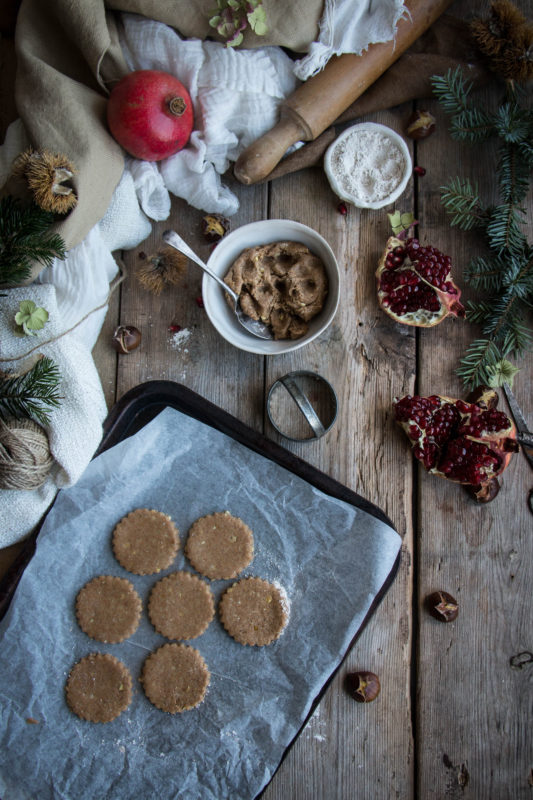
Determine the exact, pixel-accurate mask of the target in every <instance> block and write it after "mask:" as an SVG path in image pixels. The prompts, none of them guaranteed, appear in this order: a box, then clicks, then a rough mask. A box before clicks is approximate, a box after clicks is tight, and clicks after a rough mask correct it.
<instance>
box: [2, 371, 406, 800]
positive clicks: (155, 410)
mask: <svg viewBox="0 0 533 800" xmlns="http://www.w3.org/2000/svg"><path fill="white" fill-rule="evenodd" d="M167 407H171V408H174V409H176V410H178V411H180V412H181V413H183V414H186V415H188V416H190V417H192V418H194V419H196V420H198V421H200V422H202V423H204V424H207V425H209V426H211V427H213V428H214V429H216V430H218V431H220V432H221V433H224V434H226V435H227V436H229V437H231V438H232V439H234V440H235V441H237V442H239V443H240V444H242V445H244V446H246V447H248V448H250V449H251V450H253V451H255V452H256V453H258V454H260V455H261V456H263V457H265V458H267V459H270V460H271V461H273V462H275V463H276V464H278V465H279V466H281V467H284V468H285V469H287V470H289V471H290V472H292V473H294V474H295V475H297V476H298V477H299V478H301V479H303V480H305V481H307V482H308V483H309V484H311V485H312V486H314V487H315V488H317V489H319V490H320V491H322V492H324V493H326V494H328V495H330V496H331V497H334V498H337V499H339V500H342V501H344V502H346V503H348V504H350V505H353V506H355V507H357V508H360V509H362V510H364V511H365V512H367V513H368V514H371V515H372V516H374V517H375V518H376V519H378V520H380V521H381V522H384V523H385V524H387V525H389V526H390V527H391V528H393V529H394V526H393V525H392V523H391V521H390V520H389V519H388V517H387V516H386V515H385V514H384V513H383V511H382V510H381V509H380V508H378V507H377V506H375V505H374V504H372V503H370V502H369V501H368V500H366V499H365V498H363V497H361V496H360V495H358V494H357V493H355V492H353V491H351V490H350V489H348V488H347V487H346V486H344V485H342V484H341V483H339V482H338V481H336V480H334V479H333V478H331V477H330V476H328V475H326V474H325V473H323V472H320V471H319V470H317V469H316V468H315V467H313V466H311V465H310V464H308V463H307V462H305V461H303V460H302V459H300V458H299V457H298V456H296V455H294V454H293V453H291V452H289V451H288V450H286V449H285V448H283V447H281V446H280V445H278V444H277V443H275V442H273V441H271V440H270V439H268V438H266V437H265V436H263V435H262V434H260V433H258V432H256V431H254V430H252V429H251V428H249V427H248V426H246V425H244V424H243V423H242V422H240V421H239V420H237V419H236V418H235V417H233V416H231V415H230V414H228V413H227V412H226V411H223V410H222V409H221V408H219V407H217V406H216V405H214V404H213V403H211V402H209V401H208V400H206V399H205V398H203V397H201V396H200V395H198V394H197V393H196V392H193V391H192V390H191V389H188V388H187V387H185V386H182V385H181V384H178V383H174V382H173V381H148V382H147V383H143V384H140V385H138V386H136V387H134V388H133V389H131V390H130V391H129V392H127V393H126V394H125V395H124V396H123V397H122V398H121V399H120V400H119V401H118V403H117V404H116V405H115V406H114V407H113V408H112V410H111V412H110V413H109V415H108V417H107V419H106V420H105V422H104V435H103V438H102V442H101V444H100V446H99V448H98V451H97V453H96V454H95V456H96V455H99V454H100V453H102V452H104V451H105V450H107V449H109V448H111V447H113V446H114V445H116V444H118V443H119V442H121V441H123V440H124V439H127V438H128V437H130V436H132V435H133V434H135V433H136V432H137V431H139V430H140V429H141V428H143V427H144V426H145V425H146V424H147V423H148V422H150V421H151V420H152V419H154V418H155V417H156V416H157V415H158V414H159V413H160V412H161V411H163V410H164V409H165V408H167ZM38 532H39V531H38V530H36V531H35V532H34V533H33V534H32V535H31V536H30V537H29V538H28V539H27V540H26V543H25V546H24V548H23V550H22V551H21V553H20V554H19V557H18V559H17V560H16V562H15V563H14V564H13V566H12V568H11V570H10V571H9V572H8V573H7V574H6V576H5V577H4V579H3V580H2V581H1V582H0V618H1V617H2V616H3V615H4V614H5V612H6V611H7V608H8V606H9V603H10V601H11V598H12V596H13V594H14V592H15V589H16V586H17V584H18V582H19V580H20V578H21V576H22V573H23V571H24V569H25V567H26V565H27V564H28V563H29V561H30V560H31V558H32V555H33V553H34V552H35V546H36V539H37V536H38ZM399 562H400V553H399V554H398V556H397V558H396V561H395V563H394V565H393V567H392V569H391V571H390V572H389V575H388V577H387V578H386V580H385V582H384V583H383V585H382V588H381V590H380V591H379V592H378V594H377V595H376V597H375V599H374V602H373V603H372V605H371V606H370V608H369V610H368V613H367V614H366V616H365V618H364V620H363V622H362V624H361V625H360V627H359V629H358V631H357V632H356V634H355V636H354V637H353V639H352V641H351V642H350V645H349V647H348V650H347V652H348V651H349V650H350V649H351V647H352V646H353V644H354V643H355V641H356V639H357V638H358V637H359V635H360V634H361V632H362V630H363V629H364V627H365V625H366V623H367V622H368V620H369V619H370V617H371V616H372V614H373V612H374V611H375V609H376V608H377V606H378V605H379V603H380V601H381V599H382V598H383V596H384V595H385V593H386V591H387V590H388V588H389V586H390V585H391V583H392V581H393V580H394V577H395V575H396V572H397V569H398V566H399ZM341 663H342V661H341V662H339V666H338V667H337V669H336V670H335V671H334V672H333V673H332V674H331V675H330V677H329V679H328V681H327V682H326V683H325V684H324V686H323V687H322V689H321V691H320V692H319V694H318V695H317V696H316V698H315V699H314V702H313V704H312V707H311V710H310V712H309V714H308V716H307V718H306V719H305V720H304V722H303V724H302V727H301V728H300V731H301V730H302V728H303V727H304V726H305V724H306V723H307V721H308V719H309V718H310V716H311V715H312V714H313V712H314V710H315V709H316V706H317V705H318V703H319V702H320V699H321V698H322V696H323V694H324V692H325V691H326V689H327V687H328V686H329V684H330V682H331V680H332V679H333V677H334V675H335V674H336V673H337V672H338V669H339V667H340V666H341ZM298 733H299V732H298ZM297 735H298V734H297ZM296 738H297V736H295V737H294V739H293V740H292V742H291V743H290V744H289V746H288V747H287V749H286V750H285V753H284V756H283V758H282V761H283V759H284V758H285V757H286V754H287V752H288V751H289V749H290V748H291V746H292V744H293V742H294V741H295V739H296ZM280 763H281V762H280ZM278 768H279V767H278ZM265 788H266V787H265ZM264 791H265V789H263V790H262V792H261V794H260V795H258V797H261V795H262V794H263V792H264Z"/></svg>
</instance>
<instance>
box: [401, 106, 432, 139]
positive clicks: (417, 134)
mask: <svg viewBox="0 0 533 800" xmlns="http://www.w3.org/2000/svg"><path fill="white" fill-rule="evenodd" d="M436 124H437V121H436V119H435V117H434V116H433V114H430V112H429V111H426V110H425V109H424V110H422V109H420V110H419V111H414V112H413V113H412V114H411V116H410V117H409V119H408V120H407V127H406V129H405V133H406V135H407V136H409V138H410V139H416V140H418V139H426V138H427V137H428V136H431V134H432V133H434V132H435V128H436Z"/></svg>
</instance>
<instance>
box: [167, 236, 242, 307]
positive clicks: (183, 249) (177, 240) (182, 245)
mask: <svg viewBox="0 0 533 800" xmlns="http://www.w3.org/2000/svg"><path fill="white" fill-rule="evenodd" d="M163 240H164V241H165V242H166V243H167V244H169V245H170V246H171V247H174V248H175V249H176V250H179V251H180V253H183V255H185V256H187V258H190V259H191V261H194V263H195V264H198V266H199V267H201V269H203V271H204V272H207V274H208V275H210V276H211V278H214V280H215V281H216V282H217V283H218V284H220V286H222V288H223V289H224V291H225V292H227V293H228V294H229V295H230V296H231V297H232V298H233V300H235V301H237V300H238V299H239V296H238V294H236V293H235V292H234V291H233V289H231V288H230V287H229V286H228V284H227V283H225V282H224V281H223V280H222V278H220V277H219V276H218V275H217V274H216V273H214V272H213V270H212V269H210V268H209V267H208V266H207V264H206V263H205V262H204V261H202V259H201V258H200V257H199V256H197V255H196V253H195V252H194V250H192V249H191V248H190V247H189V245H188V244H187V242H185V241H184V240H183V239H182V238H181V236H178V234H177V233H176V231H172V230H168V231H165V232H164V233H163Z"/></svg>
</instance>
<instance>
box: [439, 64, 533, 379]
mask: <svg viewBox="0 0 533 800" xmlns="http://www.w3.org/2000/svg"><path fill="white" fill-rule="evenodd" d="M432 84H433V89H434V92H435V94H436V96H437V98H438V99H439V101H440V103H441V104H442V106H443V108H444V110H445V111H446V112H447V113H449V114H451V115H452V119H451V126H450V133H451V136H452V138H454V139H456V140H459V141H465V142H468V143H470V144H477V143H479V142H481V141H485V140H487V139H489V138H494V137H496V139H497V143H498V144H497V146H498V155H497V163H496V174H497V182H498V194H499V197H498V200H497V203H496V204H494V205H490V204H487V203H485V202H484V200H483V198H482V197H481V194H480V192H479V189H478V186H477V184H475V183H472V182H471V181H470V180H469V179H468V178H459V177H455V178H451V179H450V180H449V182H448V183H447V185H445V186H442V187H441V192H442V194H441V201H442V203H443V206H444V208H445V209H446V211H447V213H448V214H449V215H450V217H451V225H453V226H456V227H458V228H460V229H461V230H465V231H466V230H471V229H472V230H473V229H478V230H479V232H480V233H481V234H482V236H483V238H484V240H485V244H486V246H487V252H486V253H484V254H483V255H480V256H477V257H475V258H473V259H472V260H471V261H470V263H469V264H468V266H467V268H466V270H465V275H464V278H465V281H466V282H467V283H468V284H469V285H470V286H472V287H473V288H475V289H479V290H481V291H482V292H484V293H485V295H486V296H485V297H484V298H482V299H479V300H475V301H470V302H469V303H468V304H467V314H466V316H467V319H468V320H469V321H470V322H473V323H475V324H477V325H479V326H480V327H481V336H480V337H479V338H477V339H476V340H475V341H473V342H472V343H471V345H470V346H469V347H468V349H467V351H466V353H465V355H464V357H463V358H462V360H461V362H460V367H459V369H458V371H457V372H458V375H459V376H460V377H461V378H462V380H463V381H464V383H465V385H466V386H475V385H477V384H481V383H490V384H491V385H501V383H498V380H501V382H504V381H505V380H508V378H509V376H510V374H511V372H512V370H514V369H515V368H514V367H513V365H512V364H511V363H510V362H509V361H508V360H507V359H508V358H518V357H520V356H521V355H522V354H523V353H524V352H525V351H526V350H528V349H530V348H531V346H532V345H533V332H532V330H531V328H530V325H529V323H528V316H529V315H530V314H531V309H532V308H533V244H530V243H529V242H528V241H527V239H526V236H525V234H524V225H525V223H526V211H525V209H524V208H523V204H524V201H525V198H526V195H527V193H528V191H529V187H530V183H531V174H532V171H533V109H531V108H527V107H523V106H522V105H521V102H522V99H523V97H524V95H523V92H522V91H521V89H520V86H519V84H517V83H516V82H512V81H507V82H506V96H505V98H504V100H503V102H502V103H501V104H500V105H499V106H498V107H497V108H496V109H493V110H489V109H486V108H483V109H479V108H476V107H474V106H472V105H471V101H470V92H471V89H472V84H471V83H470V82H468V81H467V80H466V79H465V77H464V75H463V73H462V70H461V68H460V67H458V68H456V69H455V70H448V72H447V73H446V75H444V76H434V77H433V78H432ZM513 374H514V373H513Z"/></svg>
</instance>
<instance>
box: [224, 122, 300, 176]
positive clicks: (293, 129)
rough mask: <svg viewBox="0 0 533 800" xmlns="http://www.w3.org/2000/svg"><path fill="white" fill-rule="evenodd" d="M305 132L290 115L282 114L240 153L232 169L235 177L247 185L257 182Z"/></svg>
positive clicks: (270, 170)
mask: <svg viewBox="0 0 533 800" xmlns="http://www.w3.org/2000/svg"><path fill="white" fill-rule="evenodd" d="M307 134H308V131H307V130H306V126H304V125H302V124H301V123H300V122H299V121H298V120H297V119H295V118H293V117H292V116H289V115H286V114H282V117H281V119H280V121H279V122H278V123H277V125H275V126H274V127H273V128H272V130H270V131H268V133H265V134H264V136H261V137H260V138H259V139H256V141H255V142H252V144H251V145H249V146H248V147H247V148H246V150H244V151H243V152H242V153H241V154H240V156H239V157H238V159H237V161H236V162H235V167H234V169H233V173H234V175H235V177H236V178H237V180H238V181H240V183H244V184H247V185H249V184H252V183H257V182H258V181H260V180H262V179H263V178H264V177H265V176H266V175H268V174H269V172H272V170H273V169H274V167H275V166H276V164H278V163H279V161H280V160H281V158H282V157H283V156H284V155H285V153H286V152H287V150H288V148H289V147H290V146H291V145H292V144H294V143H295V142H299V141H300V139H304V138H305V137H306V135H307Z"/></svg>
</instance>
